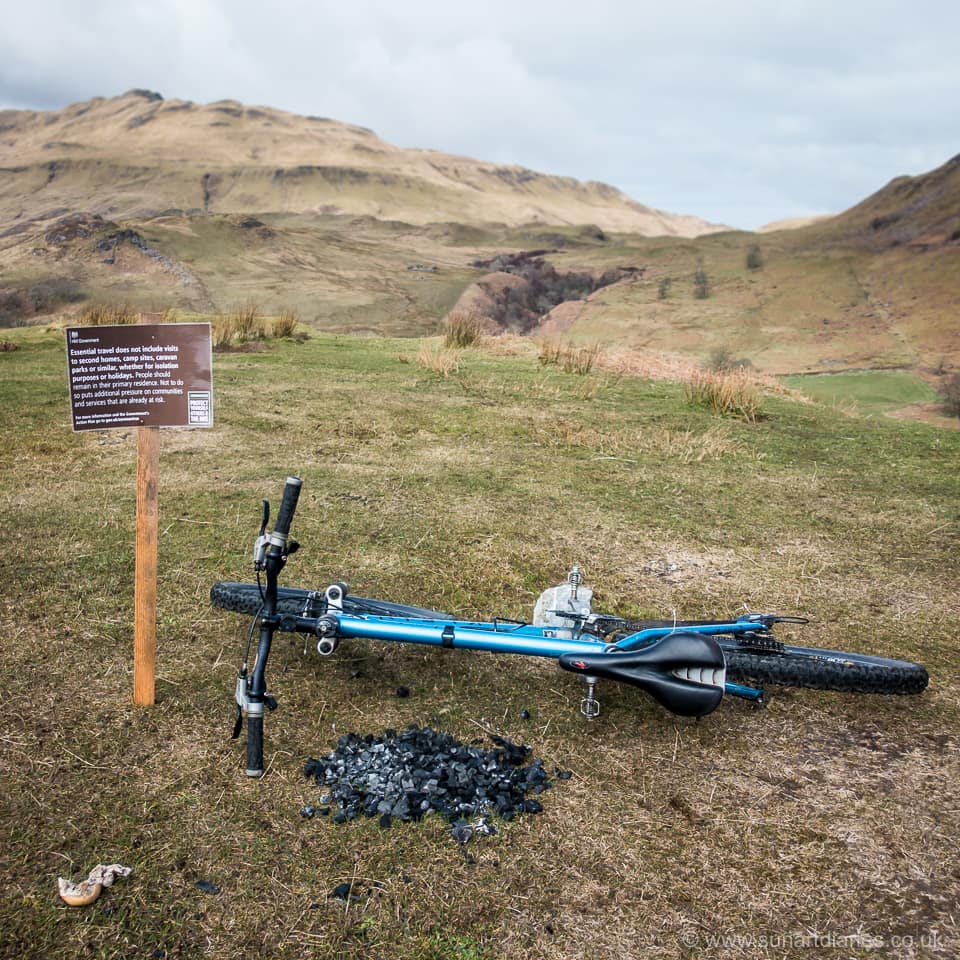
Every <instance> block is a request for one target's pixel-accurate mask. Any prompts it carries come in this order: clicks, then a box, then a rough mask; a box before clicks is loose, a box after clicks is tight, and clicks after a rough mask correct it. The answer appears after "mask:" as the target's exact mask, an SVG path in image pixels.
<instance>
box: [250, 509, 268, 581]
mask: <svg viewBox="0 0 960 960" xmlns="http://www.w3.org/2000/svg"><path fill="white" fill-rule="evenodd" d="M269 522H270V501H269V500H264V501H263V519H262V520H261V521H260V534H259V536H258V537H257V539H256V541H255V543H254V544H253V569H254V570H263V568H264V562H265V561H266V557H267V547H268V546H269V545H270V538H269V537H268V536H267V524H268V523H269Z"/></svg>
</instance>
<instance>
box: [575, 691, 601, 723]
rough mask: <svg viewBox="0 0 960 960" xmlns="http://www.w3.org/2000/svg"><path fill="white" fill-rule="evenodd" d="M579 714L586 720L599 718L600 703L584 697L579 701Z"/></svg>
mask: <svg viewBox="0 0 960 960" xmlns="http://www.w3.org/2000/svg"><path fill="white" fill-rule="evenodd" d="M580 712H581V713H582V714H583V715H584V716H585V717H586V718H587V719H588V720H596V719H597V717H599V716H600V701H599V700H597V699H595V698H593V697H584V698H583V699H582V700H581V701H580Z"/></svg>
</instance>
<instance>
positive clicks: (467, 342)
mask: <svg viewBox="0 0 960 960" xmlns="http://www.w3.org/2000/svg"><path fill="white" fill-rule="evenodd" d="M486 332H487V324H486V323H485V322H484V318H483V317H481V316H479V315H478V314H476V313H471V312H469V311H467V310H453V311H451V312H450V313H449V314H448V316H447V322H446V333H445V335H444V338H443V342H444V345H445V346H447V347H450V348H452V349H463V348H464V347H472V346H474V345H475V344H477V343H478V342H479V341H480V338H481V337H482V336H483V335H484V333H486Z"/></svg>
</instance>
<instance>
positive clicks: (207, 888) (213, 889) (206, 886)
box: [196, 880, 220, 893]
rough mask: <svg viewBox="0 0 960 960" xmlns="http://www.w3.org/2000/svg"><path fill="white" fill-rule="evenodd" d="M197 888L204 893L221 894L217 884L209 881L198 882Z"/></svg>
mask: <svg viewBox="0 0 960 960" xmlns="http://www.w3.org/2000/svg"><path fill="white" fill-rule="evenodd" d="M196 888H197V889H198V890H202V891H203V892H204V893H219V892H220V888H219V887H218V886H217V885H216V884H215V883H211V881H209V880H198V881H197V882H196Z"/></svg>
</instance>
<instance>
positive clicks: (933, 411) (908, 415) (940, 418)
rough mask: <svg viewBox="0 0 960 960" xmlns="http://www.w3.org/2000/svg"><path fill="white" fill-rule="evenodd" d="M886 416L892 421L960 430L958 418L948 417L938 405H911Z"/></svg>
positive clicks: (892, 411)
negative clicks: (904, 421) (927, 424)
mask: <svg viewBox="0 0 960 960" xmlns="http://www.w3.org/2000/svg"><path fill="white" fill-rule="evenodd" d="M887 416H888V417H893V419H894V420H913V421H916V422H917V423H929V424H930V425H931V426H934V427H943V428H945V429H947V430H960V417H948V416H947V415H946V414H945V413H944V412H943V406H942V405H941V404H939V403H912V404H910V406H908V407H901V408H900V409H899V410H891V411H890V413H888V414H887Z"/></svg>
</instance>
